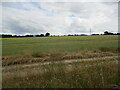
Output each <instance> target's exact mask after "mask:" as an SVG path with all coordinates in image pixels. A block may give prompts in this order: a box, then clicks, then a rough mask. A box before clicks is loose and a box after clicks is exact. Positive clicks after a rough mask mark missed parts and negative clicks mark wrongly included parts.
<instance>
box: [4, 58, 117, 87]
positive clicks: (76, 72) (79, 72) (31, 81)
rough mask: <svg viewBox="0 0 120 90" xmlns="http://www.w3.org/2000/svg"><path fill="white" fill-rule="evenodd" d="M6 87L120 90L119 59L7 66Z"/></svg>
mask: <svg viewBox="0 0 120 90" xmlns="http://www.w3.org/2000/svg"><path fill="white" fill-rule="evenodd" d="M5 68H6V69H4V70H3V88H113V87H114V86H117V87H116V88H118V84H119V83H118V78H119V76H118V61H117V58H111V59H106V60H104V59H98V60H93V61H82V62H75V63H69V64H65V63H59V64H50V65H40V66H31V67H25V68H24V67H23V68H22V67H19V66H16V67H14V68H9V67H5Z"/></svg>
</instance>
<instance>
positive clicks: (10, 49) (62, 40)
mask: <svg viewBox="0 0 120 90" xmlns="http://www.w3.org/2000/svg"><path fill="white" fill-rule="evenodd" d="M2 43H3V44H2V45H3V47H2V49H3V52H2V53H3V56H8V55H15V54H23V53H25V52H33V53H39V52H51V51H55V50H57V51H62V52H64V51H68V52H77V51H82V50H87V49H88V50H92V49H94V50H95V49H100V48H110V49H117V47H118V36H117V35H116V36H104V35H102V36H69V37H68V36H63V37H40V38H38V37H34V38H33V37H31V38H5V39H2Z"/></svg>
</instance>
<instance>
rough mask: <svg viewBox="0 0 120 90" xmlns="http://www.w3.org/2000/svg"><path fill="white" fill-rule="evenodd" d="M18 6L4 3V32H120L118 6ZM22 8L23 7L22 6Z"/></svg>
mask: <svg viewBox="0 0 120 90" xmlns="http://www.w3.org/2000/svg"><path fill="white" fill-rule="evenodd" d="M9 4H11V6H9ZM15 4H17V8H16V5H15ZM15 4H14V3H4V4H3V10H4V11H3V33H13V34H26V33H31V34H40V33H45V32H50V33H51V34H68V33H71V34H75V33H79V34H81V33H89V29H90V28H92V31H93V32H94V33H98V32H99V33H101V32H104V31H105V30H111V31H112V32H117V30H118V23H117V22H118V21H117V20H118V16H117V15H118V10H117V9H118V7H117V3H83V2H81V3H80V2H79V3H78V2H77V3H75V2H74V3H70V2H68V3H67V2H64V3H63V2H61V3H60V2H59V3H58V2H52V3H51V2H44V3H43V2H42V3H35V4H33V3H15ZM19 5H20V6H21V8H19V7H18V6H19ZM38 7H39V8H38Z"/></svg>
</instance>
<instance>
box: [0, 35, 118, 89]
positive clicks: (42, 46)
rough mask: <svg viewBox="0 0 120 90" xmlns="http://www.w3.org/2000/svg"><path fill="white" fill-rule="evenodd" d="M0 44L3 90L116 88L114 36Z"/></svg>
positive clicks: (18, 40)
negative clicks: (13, 89) (5, 89)
mask: <svg viewBox="0 0 120 90" xmlns="http://www.w3.org/2000/svg"><path fill="white" fill-rule="evenodd" d="M2 43H3V46H2V49H3V56H2V65H3V69H2V70H3V73H2V75H3V76H2V77H3V82H2V83H3V88H119V80H120V78H119V76H118V57H116V56H117V55H118V53H119V52H118V36H117V35H105V36H104V35H103V36H98V35H95V36H77V37H75V36H61V37H42V38H39V37H34V38H33V37H28V38H2ZM38 62H39V63H38ZM56 62H57V63H56Z"/></svg>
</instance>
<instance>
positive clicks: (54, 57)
mask: <svg viewBox="0 0 120 90" xmlns="http://www.w3.org/2000/svg"><path fill="white" fill-rule="evenodd" d="M106 50H108V49H106ZM115 55H117V51H109V50H108V51H105V50H104V51H103V50H102V51H101V49H100V50H84V51H79V52H60V51H52V52H50V53H46V52H41V53H32V52H30V51H26V52H24V54H23V55H14V56H4V57H2V65H3V66H10V65H16V64H27V63H35V62H45V61H61V60H66V59H68V60H69V59H86V58H94V57H104V56H115Z"/></svg>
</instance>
